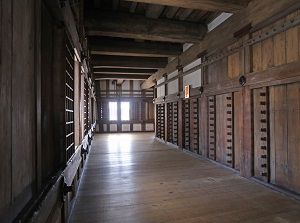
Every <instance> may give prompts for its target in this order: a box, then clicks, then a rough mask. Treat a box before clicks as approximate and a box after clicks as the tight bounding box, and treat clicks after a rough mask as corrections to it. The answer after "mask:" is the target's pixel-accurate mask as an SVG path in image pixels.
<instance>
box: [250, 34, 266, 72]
mask: <svg viewBox="0 0 300 223" xmlns="http://www.w3.org/2000/svg"><path fill="white" fill-rule="evenodd" d="M260 34H261V31H257V32H255V33H253V37H255V36H259V35H260ZM252 52H253V72H257V71H260V70H261V68H262V60H261V59H262V43H261V42H259V43H256V44H254V45H253V46H252ZM264 53H265V52H264Z"/></svg>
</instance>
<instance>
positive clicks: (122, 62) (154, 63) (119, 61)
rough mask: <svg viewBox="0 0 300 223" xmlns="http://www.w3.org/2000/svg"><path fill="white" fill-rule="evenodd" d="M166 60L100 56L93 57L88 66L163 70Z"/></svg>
mask: <svg viewBox="0 0 300 223" xmlns="http://www.w3.org/2000/svg"><path fill="white" fill-rule="evenodd" d="M167 60H168V59H167V58H157V57H139V58H137V57H123V56H100V55H94V56H92V58H91V59H90V64H91V66H93V67H94V68H142V69H144V68H149V69H160V68H164V67H165V66H166V65H167V63H168V61H167Z"/></svg>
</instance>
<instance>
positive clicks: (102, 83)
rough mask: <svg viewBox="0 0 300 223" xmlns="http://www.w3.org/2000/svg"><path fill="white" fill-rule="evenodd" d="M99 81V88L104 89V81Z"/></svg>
mask: <svg viewBox="0 0 300 223" xmlns="http://www.w3.org/2000/svg"><path fill="white" fill-rule="evenodd" d="M99 82H100V90H103V91H105V90H106V81H99Z"/></svg>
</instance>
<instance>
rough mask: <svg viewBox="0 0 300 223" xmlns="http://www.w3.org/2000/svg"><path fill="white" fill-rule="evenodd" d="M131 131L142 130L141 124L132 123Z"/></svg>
mask: <svg viewBox="0 0 300 223" xmlns="http://www.w3.org/2000/svg"><path fill="white" fill-rule="evenodd" d="M133 131H135V132H140V131H142V124H133Z"/></svg>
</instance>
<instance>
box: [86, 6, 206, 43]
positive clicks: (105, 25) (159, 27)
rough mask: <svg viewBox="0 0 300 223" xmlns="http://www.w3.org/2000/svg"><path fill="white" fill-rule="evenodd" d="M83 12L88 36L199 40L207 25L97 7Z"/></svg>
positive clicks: (167, 40)
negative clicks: (109, 10)
mask: <svg viewBox="0 0 300 223" xmlns="http://www.w3.org/2000/svg"><path fill="white" fill-rule="evenodd" d="M85 15H86V17H85V30H86V34H87V35H88V36H111V37H121V38H132V39H144V40H152V41H164V42H177V43H198V42H201V40H202V39H203V38H204V36H205V35H206V33H207V28H206V25H204V24H201V23H193V22H184V21H172V20H168V19H150V18H146V17H144V16H142V15H136V14H129V13H116V12H114V13H111V12H105V11H100V10H89V11H86V12H85Z"/></svg>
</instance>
